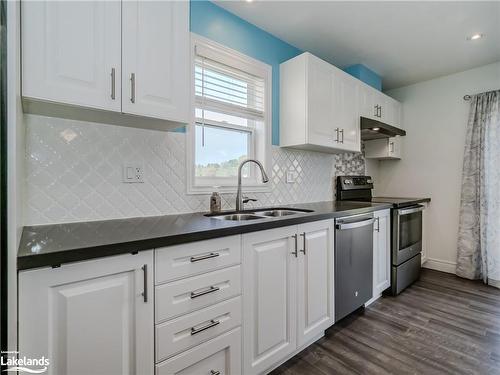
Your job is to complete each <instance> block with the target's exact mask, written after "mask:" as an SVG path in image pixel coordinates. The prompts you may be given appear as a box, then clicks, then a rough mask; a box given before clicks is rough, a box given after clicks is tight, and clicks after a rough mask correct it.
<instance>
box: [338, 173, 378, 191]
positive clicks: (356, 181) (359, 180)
mask: <svg viewBox="0 0 500 375" xmlns="http://www.w3.org/2000/svg"><path fill="white" fill-rule="evenodd" d="M372 188H373V180H372V178H371V177H370V176H338V177H337V190H338V191H342V190H358V189H372Z"/></svg>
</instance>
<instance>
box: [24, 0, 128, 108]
mask: <svg viewBox="0 0 500 375" xmlns="http://www.w3.org/2000/svg"><path fill="white" fill-rule="evenodd" d="M21 6H22V58H23V63H22V94H23V96H24V97H30V98H32V99H37V100H46V101H51V102H60V103H65V104H70V105H75V106H84V107H93V108H98V109H105V110H110V111H117V112H119V111H120V108H121V97H120V95H121V83H120V77H121V46H120V40H121V3H120V2H117V1H102V2H98V1H89V2H86V1H79V2H69V1H23V2H22V3H21Z"/></svg>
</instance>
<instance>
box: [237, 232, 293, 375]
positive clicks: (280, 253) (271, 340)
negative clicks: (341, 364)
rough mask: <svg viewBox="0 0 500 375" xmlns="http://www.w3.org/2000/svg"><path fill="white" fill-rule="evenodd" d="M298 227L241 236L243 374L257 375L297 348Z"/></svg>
mask: <svg viewBox="0 0 500 375" xmlns="http://www.w3.org/2000/svg"><path fill="white" fill-rule="evenodd" d="M296 233H297V227H296V226H291V227H285V228H277V229H271V230H266V231H261V232H255V233H249V234H244V235H243V337H244V340H243V362H244V365H243V373H244V374H246V375H250V374H257V373H261V372H263V371H265V370H267V369H268V368H269V367H270V366H272V365H273V364H275V363H277V362H278V361H280V360H282V359H284V358H285V357H286V356H287V355H288V354H290V353H292V352H293V351H294V350H295V348H296V346H297V342H296V334H297V332H296V330H297V327H296V321H297V320H296V311H297V289H296V283H297V280H296V279H297V258H296V256H295V255H294V254H292V252H294V251H295V243H294V240H293V238H292V236H293V235H295V234H296Z"/></svg>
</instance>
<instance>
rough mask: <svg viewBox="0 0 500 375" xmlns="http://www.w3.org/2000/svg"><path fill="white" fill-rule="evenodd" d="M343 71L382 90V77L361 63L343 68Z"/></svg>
mask: <svg viewBox="0 0 500 375" xmlns="http://www.w3.org/2000/svg"><path fill="white" fill-rule="evenodd" d="M344 71H345V72H347V73H349V74H350V75H352V76H354V77H356V78H357V79H359V80H361V81H363V82H364V83H366V84H368V85H370V86H372V87H374V88H376V89H377V90H379V91H382V77H380V76H379V75H378V74H377V73H375V72H374V71H373V70H371V69H369V68H367V67H366V66H364V65H363V64H356V65H351V66H349V67H347V68H345V69H344Z"/></svg>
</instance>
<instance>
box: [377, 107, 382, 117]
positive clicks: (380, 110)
mask: <svg viewBox="0 0 500 375" xmlns="http://www.w3.org/2000/svg"><path fill="white" fill-rule="evenodd" d="M378 117H382V106H379V113H378Z"/></svg>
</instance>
